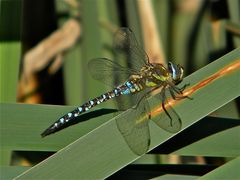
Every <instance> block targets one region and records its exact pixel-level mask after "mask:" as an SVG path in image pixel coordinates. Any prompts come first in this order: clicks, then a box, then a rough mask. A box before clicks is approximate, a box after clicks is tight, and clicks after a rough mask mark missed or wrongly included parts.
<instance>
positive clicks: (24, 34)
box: [0, 0, 240, 179]
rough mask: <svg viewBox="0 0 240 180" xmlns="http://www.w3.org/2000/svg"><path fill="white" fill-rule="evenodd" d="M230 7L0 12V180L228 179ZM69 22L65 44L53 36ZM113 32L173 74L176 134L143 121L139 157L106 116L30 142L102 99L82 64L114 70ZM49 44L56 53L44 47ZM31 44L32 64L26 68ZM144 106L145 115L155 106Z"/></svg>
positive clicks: (234, 21) (10, 6) (70, 4)
mask: <svg viewBox="0 0 240 180" xmlns="http://www.w3.org/2000/svg"><path fill="white" fill-rule="evenodd" d="M239 6H240V5H239V2H238V1H237V0H232V1H194V0H188V1H186V0H182V1H167V0H151V1H141V0H132V1H127V0H126V1H117V0H114V1H113V0H100V1H96V0H79V1H74V0H72V1H67V0H65V1H60V0H55V1H54V0H51V1H49V0H46V1H35V2H33V1H28V0H24V1H18V0H13V1H11V0H5V1H0V27H1V28H0V102H1V104H0V143H1V144H0V145H1V150H0V151H1V154H0V157H1V158H0V163H1V166H0V171H1V173H0V174H1V178H2V179H12V178H14V177H17V176H18V178H17V179H50V178H52V179H66V178H71V179H79V178H85V179H86V178H91V179H93V178H107V177H109V178H119V177H121V178H123V177H125V178H126V177H128V178H138V179H140V178H141V179H149V178H154V177H155V178H158V179H164V178H180V177H181V178H191V179H196V178H199V177H201V178H204V179H219V178H226V179H237V178H239V174H238V173H237V172H238V167H239V165H240V161H239V152H240V144H239V142H238V139H239V137H240V133H239V132H240V131H239V109H238V108H237V107H239V106H237V105H239V100H238V97H239V89H240V81H239V79H240V71H239V69H240V65H239V64H240V49H239V43H240V40H239V34H240V30H239V17H240V14H239V8H238V7H239ZM70 19H74V20H75V21H74V22H76V23H77V25H78V26H77V27H78V28H79V34H76V37H75V36H74V32H75V31H73V29H72V30H70V31H69V33H67V32H66V31H63V29H64V28H63V27H66V29H67V28H68V27H67V26H66V22H69V20H70ZM64 25H65V26H64ZM121 26H127V27H130V28H131V29H132V30H133V31H134V33H135V34H136V37H137V39H138V41H139V42H140V43H141V44H142V45H143V46H144V48H145V50H146V51H147V53H148V54H149V57H150V58H151V61H152V62H160V63H163V64H164V63H166V62H167V61H168V60H171V61H173V62H175V63H179V64H182V65H183V66H184V68H185V72H186V76H187V77H186V78H185V79H184V82H183V84H184V83H190V86H189V87H188V89H187V90H186V93H189V95H190V96H191V97H193V100H192V101H190V100H183V101H180V102H178V103H176V104H174V105H173V106H174V109H175V110H176V111H177V112H178V114H179V115H180V116H181V118H182V120H183V128H182V130H181V131H180V132H179V133H176V134H174V135H173V134H170V133H167V132H165V131H163V130H161V129H160V128H159V127H157V126H156V125H155V124H154V123H153V122H152V121H150V122H149V125H150V132H151V146H150V149H149V150H150V152H149V153H148V154H146V155H144V156H142V157H139V156H136V155H135V154H134V153H132V152H131V150H130V149H129V147H128V146H127V144H126V142H125V141H124V139H123V137H122V135H121V133H120V132H119V131H118V129H117V127H116V122H115V119H114V118H113V117H114V116H115V115H114V114H102V115H101V116H99V117H96V118H92V119H91V120H87V121H84V122H81V123H80V124H78V125H75V126H71V127H69V128H67V129H64V130H62V131H60V132H58V133H56V134H53V135H51V136H49V137H46V138H41V137H40V134H41V132H42V131H43V130H44V129H45V128H46V127H48V126H49V125H50V124H51V123H53V122H54V121H55V120H56V119H57V118H58V117H59V116H61V115H62V114H64V113H66V112H68V111H70V110H72V109H73V108H74V107H76V106H78V105H80V104H82V103H84V102H85V101H87V100H89V98H93V97H96V96H97V95H99V94H102V93H103V92H105V91H107V90H109V88H108V87H105V86H104V85H102V84H100V83H99V82H97V81H95V80H93V79H92V78H91V77H90V75H89V73H88V69H87V64H88V61H89V60H91V59H92V58H96V57H108V58H111V59H115V54H114V53H112V38H113V33H114V31H115V30H116V29H117V28H118V27H121ZM61 28H62V31H59V30H60V29H61ZM56 32H59V34H57V37H58V39H57V40H58V41H53V40H52V41H51V38H50V37H53V36H51V35H53V34H55V33H56ZM61 33H62V35H61ZM64 33H66V34H64ZM55 35H56V34H55ZM71 38H75V39H74V42H73V43H72V45H69V46H67V44H71V43H68V42H70V39H71ZM53 39H54V38H53ZM43 40H45V41H43ZM48 40H49V41H48ZM55 40H56V39H55ZM42 42H45V43H43V46H41V47H43V49H44V52H43V53H39V54H37V55H36V54H33V55H34V56H33V57H34V58H32V59H33V60H32V61H28V60H29V57H30V56H27V54H28V55H29V52H33V50H34V47H37V46H38V45H39V44H40V45H41V43H42ZM46 42H47V43H48V42H50V46H46V44H47V43H46ZM54 43H55V44H54ZM44 45H45V46H44ZM64 45H65V46H64ZM36 49H37V48H36ZM35 52H36V51H35ZM46 56H48V57H49V58H48V59H49V60H48V61H46V62H45V64H43V63H42V64H43V65H42V64H41V61H43V59H44V57H46ZM59 59H60V60H59ZM26 62H32V64H27V63H26ZM37 65H38V66H37ZM26 67H31V68H30V69H31V71H28V72H31V73H26V69H27V68H26ZM33 69H34V71H33ZM26 79H27V80H26ZM236 98H237V99H236ZM19 102H22V103H19ZM150 102H151V104H152V107H153V110H154V108H155V107H157V106H158V105H159V102H156V100H154V98H150ZM34 104H35V105H34ZM47 104H55V105H47ZM63 104H67V105H69V106H65V105H64V106H62V105H63ZM113 105H114V104H113V103H112V102H108V103H105V104H103V105H102V106H100V107H98V108H97V109H100V110H101V108H103V107H104V108H109V107H110V108H112V107H113ZM128 113H131V112H129V111H126V112H123V113H122V114H120V115H119V116H120V117H121V116H122V117H125V116H128ZM209 114H210V115H211V116H207V115H209ZM89 117H90V116H89ZM154 120H155V119H153V121H154ZM55 152H57V153H55ZM164 154H173V155H171V156H169V155H164ZM50 155H52V156H51V157H50V158H48V159H46V160H45V161H42V160H43V159H45V158H47V157H48V156H50ZM176 155H179V156H176ZM173 163H174V164H173ZM24 166H27V167H24ZM31 167H32V168H31ZM226 172H228V173H226ZM229 172H231V173H229Z"/></svg>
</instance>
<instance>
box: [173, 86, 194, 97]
mask: <svg viewBox="0 0 240 180" xmlns="http://www.w3.org/2000/svg"><path fill="white" fill-rule="evenodd" d="M189 85H190V84H185V85H184V86H183V87H181V88H178V87H177V86H175V85H172V84H170V88H169V89H170V93H171V96H172V97H173V99H174V97H175V98H176V99H184V98H188V99H190V100H193V98H191V97H189V96H183V90H184V89H186V87H187V86H189ZM171 90H172V92H171ZM174 92H176V93H177V94H179V95H180V97H179V96H176V95H175V94H174ZM173 94H174V95H173Z"/></svg>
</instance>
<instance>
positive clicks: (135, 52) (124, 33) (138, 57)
mask: <svg viewBox="0 0 240 180" xmlns="http://www.w3.org/2000/svg"><path fill="white" fill-rule="evenodd" d="M113 47H114V50H115V52H116V53H117V54H119V55H122V56H124V57H125V59H126V60H127V61H128V64H130V65H131V68H132V69H134V70H136V71H139V70H140V69H141V68H142V66H143V65H145V64H147V63H149V58H148V55H147V54H146V52H145V51H144V50H143V48H142V47H141V46H140V45H139V44H138V42H137V40H136V37H135V35H134V33H133V32H132V30H131V29H129V28H120V29H119V30H118V31H117V32H116V33H115V36H114V40H113Z"/></svg>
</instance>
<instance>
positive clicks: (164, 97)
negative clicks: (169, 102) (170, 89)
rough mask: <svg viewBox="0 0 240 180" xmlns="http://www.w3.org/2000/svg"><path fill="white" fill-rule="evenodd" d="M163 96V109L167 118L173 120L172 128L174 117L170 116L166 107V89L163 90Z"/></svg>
mask: <svg viewBox="0 0 240 180" xmlns="http://www.w3.org/2000/svg"><path fill="white" fill-rule="evenodd" d="M161 96H162V108H163V110H164V112H165V113H166V114H167V116H168V117H169V119H170V120H171V121H170V124H171V126H172V117H171V116H170V114H169V113H168V111H167V109H166V107H165V101H166V94H165V87H163V88H162V91H161Z"/></svg>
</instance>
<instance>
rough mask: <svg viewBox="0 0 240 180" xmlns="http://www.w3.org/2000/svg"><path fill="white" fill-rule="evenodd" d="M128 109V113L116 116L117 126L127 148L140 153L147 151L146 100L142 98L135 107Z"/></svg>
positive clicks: (148, 138) (148, 134) (148, 135)
mask: <svg viewBox="0 0 240 180" xmlns="http://www.w3.org/2000/svg"><path fill="white" fill-rule="evenodd" d="M129 111H130V113H125V114H123V116H120V117H116V123H117V127H118V129H119V131H120V132H121V134H122V136H123V137H124V139H125V141H126V143H127V144H128V146H129V148H130V149H131V150H132V151H133V152H134V153H135V154H137V155H142V154H144V153H146V152H147V150H148V148H149V145H150V133H149V126H148V120H149V117H148V113H149V105H148V102H147V100H146V99H144V100H142V101H141V103H140V104H139V105H138V107H137V108H136V109H135V108H131V109H130V110H129Z"/></svg>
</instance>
